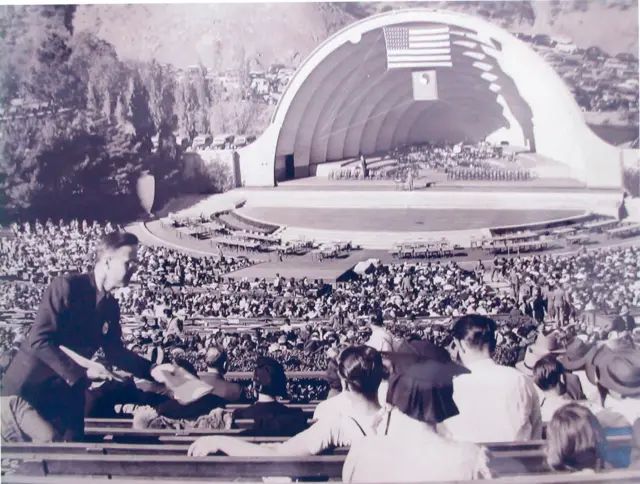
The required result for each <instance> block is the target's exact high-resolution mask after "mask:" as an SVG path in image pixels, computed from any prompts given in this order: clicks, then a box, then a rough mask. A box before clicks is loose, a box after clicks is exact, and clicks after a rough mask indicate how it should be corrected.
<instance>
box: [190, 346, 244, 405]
mask: <svg viewBox="0 0 640 484" xmlns="http://www.w3.org/2000/svg"><path fill="white" fill-rule="evenodd" d="M205 362H206V363H207V370H206V373H202V374H200V379H201V380H202V381H204V382H205V383H207V384H209V385H211V386H212V387H213V393H214V394H215V395H218V396H219V397H221V398H224V399H225V400H226V401H227V402H229V403H233V402H237V401H239V400H241V399H242V398H243V396H244V395H243V393H244V392H243V387H242V385H239V384H237V383H233V382H229V381H227V380H225V379H224V375H225V373H226V372H227V352H226V351H224V350H223V349H222V348H220V347H219V346H217V345H216V346H211V347H210V348H209V349H208V350H207V353H206V354H205Z"/></svg>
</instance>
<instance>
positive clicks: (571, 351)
mask: <svg viewBox="0 0 640 484" xmlns="http://www.w3.org/2000/svg"><path fill="white" fill-rule="evenodd" d="M595 350H596V346H595V345H594V344H589V343H585V342H584V341H582V339H580V338H574V339H573V341H571V343H569V344H568V345H567V350H566V352H565V354H563V355H560V356H559V357H558V361H559V362H560V363H562V366H564V367H565V368H566V369H567V370H569V371H575V370H580V369H581V368H583V367H584V366H585V365H586V364H587V361H588V360H589V357H590V356H591V354H592V353H593V352H595Z"/></svg>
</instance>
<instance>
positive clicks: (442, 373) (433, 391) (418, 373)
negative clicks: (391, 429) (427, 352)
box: [387, 360, 469, 424]
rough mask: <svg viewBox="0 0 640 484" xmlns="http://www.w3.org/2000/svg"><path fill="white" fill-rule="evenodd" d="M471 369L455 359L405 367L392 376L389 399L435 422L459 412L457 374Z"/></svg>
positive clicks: (413, 414)
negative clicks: (454, 398)
mask: <svg viewBox="0 0 640 484" xmlns="http://www.w3.org/2000/svg"><path fill="white" fill-rule="evenodd" d="M464 373H469V370H467V369H466V368H463V367H461V366H459V365H456V364H455V363H451V362H449V363H441V362H438V361H435V360H426V361H422V362H420V363H416V364H414V365H411V366H408V367H406V368H401V369H400V370H398V371H397V372H395V373H394V374H393V375H391V378H390V380H389V390H388V392H387V402H388V403H390V404H392V405H394V406H395V407H397V408H398V409H399V410H400V411H401V412H402V413H404V414H405V415H408V416H409V417H411V418H413V419H415V420H420V421H422V422H427V423H431V424H435V423H439V422H442V421H444V420H446V419H448V418H449V417H453V416H454V415H458V413H459V411H458V407H457V406H456V404H455V402H454V401H453V378H454V377H455V376H458V375H461V374H464Z"/></svg>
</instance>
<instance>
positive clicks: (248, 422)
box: [84, 418, 315, 429]
mask: <svg viewBox="0 0 640 484" xmlns="http://www.w3.org/2000/svg"><path fill="white" fill-rule="evenodd" d="M84 423H85V427H86V428H91V429H99V428H106V429H130V428H133V419H130V418H86V419H85V421H84ZM233 423H234V426H235V427H237V428H239V429H248V428H251V427H253V424H254V420H253V419H251V418H239V419H236V420H234V421H233ZM314 423H315V420H313V419H312V418H308V419H307V424H308V425H312V424H314Z"/></svg>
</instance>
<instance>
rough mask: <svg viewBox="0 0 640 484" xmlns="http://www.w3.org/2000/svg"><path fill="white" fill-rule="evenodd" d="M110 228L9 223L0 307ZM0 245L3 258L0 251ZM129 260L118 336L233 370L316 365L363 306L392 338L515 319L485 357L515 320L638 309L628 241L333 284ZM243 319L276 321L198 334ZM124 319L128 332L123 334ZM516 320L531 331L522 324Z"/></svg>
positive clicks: (143, 347) (508, 341)
mask: <svg viewBox="0 0 640 484" xmlns="http://www.w3.org/2000/svg"><path fill="white" fill-rule="evenodd" d="M56 227H58V228H60V229H61V230H60V232H61V233H62V234H63V236H62V239H63V240H65V241H66V246H64V250H63V248H62V246H61V244H57V243H55V244H54V243H53V242H50V240H54V239H57V237H51V234H52V231H55V230H56ZM109 230H112V228H111V227H109V226H101V225H98V224H95V223H94V224H88V223H86V222H83V223H77V222H73V223H71V224H69V225H62V226H61V225H57V226H56V225H55V224H52V223H50V222H48V223H46V224H35V225H34V226H33V227H32V226H29V225H25V226H21V227H18V226H14V227H12V231H13V234H14V237H13V238H3V239H1V241H0V243H2V244H3V247H5V248H7V249H8V250H7V251H5V252H3V255H2V256H1V260H2V264H4V267H5V269H6V272H5V274H7V276H9V280H4V281H2V282H0V284H2V289H3V290H2V291H1V293H0V310H2V311H4V312H6V314H11V311H14V310H23V311H27V315H26V316H25V317H26V318H28V317H29V314H31V317H32V316H33V314H34V313H35V309H36V308H37V305H38V303H39V301H40V299H41V297H42V293H43V290H44V286H43V284H41V283H38V282H36V281H20V280H18V281H15V280H11V279H12V276H15V277H18V276H19V274H20V272H21V271H27V270H30V268H37V271H40V272H39V274H40V275H39V277H40V279H41V280H42V281H48V280H49V279H50V278H51V277H53V276H54V275H55V274H56V273H57V272H58V271H59V270H60V267H61V266H60V264H55V263H54V261H55V260H56V257H57V258H58V259H57V260H65V259H64V256H65V255H66V254H68V255H69V258H70V259H71V260H72V261H74V262H73V265H72V266H71V267H72V269H73V267H85V266H88V265H89V264H90V260H91V257H92V255H91V253H92V250H94V247H92V244H93V245H95V244H94V242H92V239H91V238H92V237H94V238H95V237H98V236H99V235H100V234H102V233H105V232H107V231H109ZM23 235H24V237H23ZM69 248H71V250H69ZM7 253H10V254H14V258H9V257H5V254H7ZM20 255H22V256H20ZM138 258H139V264H138V266H137V270H136V272H135V273H134V275H133V277H132V281H131V284H130V285H129V287H127V288H124V289H122V290H120V291H118V292H117V298H118V301H119V305H120V309H121V312H122V315H123V318H124V319H125V320H126V321H128V322H130V324H129V325H128V326H127V328H126V331H125V337H126V338H127V344H128V345H129V346H130V347H132V348H134V350H135V351H138V352H141V353H142V354H144V355H149V354H158V352H159V351H160V350H162V351H161V353H162V354H163V355H165V357H166V358H169V356H170V355H171V353H172V351H178V350H180V351H183V352H184V353H185V357H186V358H187V359H188V360H190V361H191V362H193V364H195V365H196V367H197V369H199V370H202V369H203V368H204V367H203V364H202V359H201V358H199V355H200V356H201V354H202V352H203V351H204V350H205V349H206V348H207V347H208V345H209V344H211V343H216V344H220V345H222V346H223V347H224V348H225V349H226V350H228V351H229V354H230V356H231V358H230V368H231V369H233V370H247V369H248V368H249V366H248V365H250V363H249V361H250V358H249V356H250V355H254V354H265V355H269V354H271V355H273V354H276V355H277V356H278V358H279V359H280V360H281V361H282V362H283V363H284V365H285V368H286V369H287V370H318V369H322V368H325V367H326V363H327V358H328V357H327V353H329V354H332V353H335V351H336V348H337V347H338V346H340V345H343V344H356V343H362V342H364V341H365V340H366V337H367V335H368V332H369V329H368V328H369V327H370V325H369V324H368V323H367V320H368V319H367V318H369V319H370V316H371V315H372V314H377V315H379V316H380V317H381V318H383V319H384V320H385V321H387V326H388V328H389V330H390V331H391V332H392V333H393V334H394V335H395V336H396V337H398V338H402V337H410V338H427V339H432V340H433V339H434V338H438V337H441V336H442V334H444V333H446V331H442V332H440V333H439V332H438V331H439V330H438V325H436V324H434V321H433V320H428V321H427V322H426V323H422V322H421V321H420V320H421V319H422V318H439V320H440V321H444V322H450V321H451V320H452V318H456V317H459V316H462V315H464V314H471V313H478V314H485V315H498V314H510V317H509V318H507V320H506V321H516V323H514V324H511V323H509V324H501V326H500V331H499V332H500V337H499V339H500V344H499V345H498V348H497V350H496V357H497V358H499V361H500V362H502V363H506V364H514V363H515V362H516V361H517V359H518V357H519V356H521V352H522V348H523V346H524V345H526V339H524V340H523V337H524V338H526V334H525V333H524V330H523V329H522V327H518V325H520V323H519V321H520V319H519V318H520V317H525V318H529V319H528V320H529V321H532V320H535V321H537V322H542V321H544V320H551V321H553V322H557V323H559V324H562V325H563V327H564V326H567V325H573V326H575V327H577V328H583V327H584V324H585V311H587V312H588V311H590V310H591V311H593V312H595V311H597V312H601V313H607V314H620V313H623V312H625V311H626V312H628V308H630V307H638V306H640V282H638V281H639V280H640V278H639V277H638V271H639V270H640V265H639V264H640V249H639V248H637V247H627V248H622V249H621V248H616V249H600V250H595V251H589V252H581V253H579V254H575V255H568V256H556V255H544V254H543V255H536V256H532V257H513V258H496V259H494V260H493V261H492V262H491V263H490V265H491V267H487V268H485V267H484V265H483V263H482V262H480V263H479V268H477V269H476V270H464V269H463V268H461V267H460V266H459V265H457V264H456V263H455V262H453V261H448V262H440V261H435V262H425V263H409V262H407V263H403V264H391V265H385V264H378V265H376V266H373V267H372V270H370V271H369V272H367V273H365V274H362V275H359V276H356V277H355V278H353V279H352V280H350V281H347V282H344V283H340V284H338V285H337V286H336V287H335V288H332V287H331V286H330V285H328V284H325V282H324V281H322V280H309V279H307V278H302V279H293V278H283V277H281V276H279V275H278V276H276V277H275V278H274V279H273V280H265V279H255V280H253V281H251V280H247V279H243V280H235V279H230V278H226V277H224V276H225V274H226V273H228V272H230V271H233V270H236V269H238V268H242V267H245V266H246V265H247V264H248V261H247V260H246V259H244V258H224V257H223V258H215V257H204V258H195V257H189V256H187V255H184V254H181V253H179V252H176V251H174V250H171V249H166V248H152V247H147V246H141V247H140V249H139V254H138ZM65 267H69V265H68V264H66V265H65ZM485 270H486V274H485ZM489 273H490V274H489ZM491 279H501V280H504V281H508V283H509V289H510V290H497V289H496V288H495V287H494V286H493V285H492V283H491ZM29 312H30V313H29ZM7 317H8V316H5V319H7ZM247 318H253V319H256V320H259V321H261V322H263V323H265V322H269V321H276V322H278V321H280V322H281V323H282V324H279V325H278V324H276V325H273V324H271V325H270V324H265V327H264V328H263V329H262V330H256V331H253V332H251V331H247V330H244V329H238V330H235V329H228V328H227V329H225V330H224V331H222V330H219V331H216V330H215V329H212V330H211V331H209V332H205V331H202V328H204V327H205V326H207V325H209V324H210V325H214V326H215V325H216V324H217V325H219V324H220V322H221V321H228V320H239V321H241V320H243V319H247ZM285 320H286V321H289V322H286V321H285ZM290 321H293V322H294V324H293V325H292V324H291V322H290ZM520 326H522V325H520ZM128 327H135V329H133V330H132V331H130V332H129V331H128ZM523 327H524V328H526V329H528V330H529V331H531V327H530V325H524V326H523ZM194 328H195V329H194ZM1 336H2V347H3V349H4V350H5V351H6V350H10V349H11V348H12V347H13V348H14V351H15V344H14V343H13V341H14V339H17V340H18V342H20V341H21V339H22V338H23V329H21V328H18V327H15V326H14V328H13V329H11V330H7V331H5V332H4V333H3V334H2V335H1ZM434 342H441V341H434Z"/></svg>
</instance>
